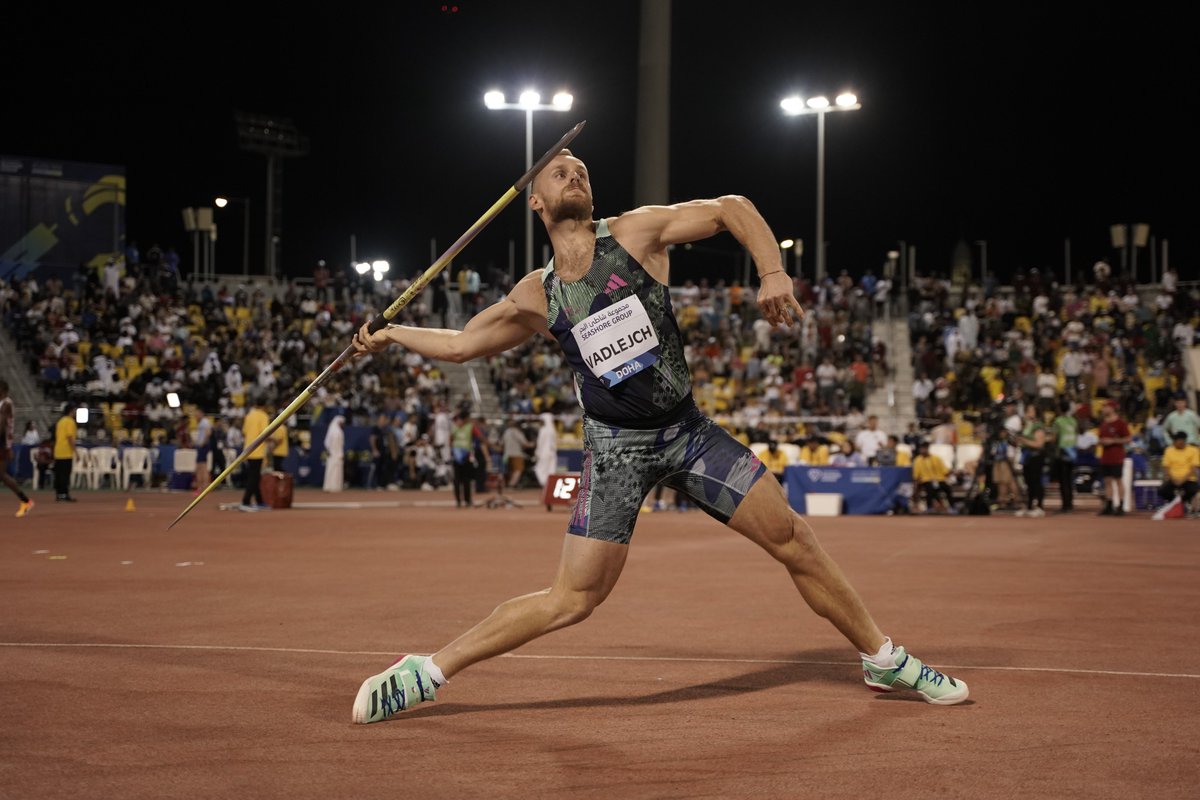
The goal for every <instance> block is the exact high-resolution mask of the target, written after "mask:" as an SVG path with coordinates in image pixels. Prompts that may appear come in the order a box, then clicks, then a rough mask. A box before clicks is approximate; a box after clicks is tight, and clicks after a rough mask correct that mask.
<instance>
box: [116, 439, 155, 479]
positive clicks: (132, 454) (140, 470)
mask: <svg viewBox="0 0 1200 800" xmlns="http://www.w3.org/2000/svg"><path fill="white" fill-rule="evenodd" d="M150 472H151V461H150V449H149V448H147V447H126V448H125V452H124V453H122V454H121V488H122V489H128V488H129V479H130V478H132V477H133V476H134V475H140V476H142V487H143V488H145V489H149V488H150Z"/></svg>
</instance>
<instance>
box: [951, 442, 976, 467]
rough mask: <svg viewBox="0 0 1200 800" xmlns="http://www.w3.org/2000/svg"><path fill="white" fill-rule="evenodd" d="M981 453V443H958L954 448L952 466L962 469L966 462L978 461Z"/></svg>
mask: <svg viewBox="0 0 1200 800" xmlns="http://www.w3.org/2000/svg"><path fill="white" fill-rule="evenodd" d="M982 455H983V445H981V444H960V445H958V446H956V447H955V448H954V466H955V467H956V468H958V469H963V468H964V467H965V466H966V465H967V464H971V463H978V462H979V458H980V456H982Z"/></svg>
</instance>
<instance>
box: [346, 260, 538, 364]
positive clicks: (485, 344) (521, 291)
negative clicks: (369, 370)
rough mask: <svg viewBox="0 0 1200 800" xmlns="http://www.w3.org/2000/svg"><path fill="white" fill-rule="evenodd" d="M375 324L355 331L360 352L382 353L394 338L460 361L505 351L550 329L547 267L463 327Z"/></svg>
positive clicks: (431, 355)
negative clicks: (374, 328)
mask: <svg viewBox="0 0 1200 800" xmlns="http://www.w3.org/2000/svg"><path fill="white" fill-rule="evenodd" d="M369 326H370V323H367V324H365V325H363V326H362V327H361V328H360V329H359V331H358V333H357V334H355V336H354V349H355V351H357V352H356V355H366V354H367V353H377V352H379V351H380V350H383V349H384V348H386V347H387V346H388V345H390V344H398V345H400V346H401V347H403V348H405V349H406V350H411V351H413V352H414V353H420V354H421V355H423V356H425V357H426V358H433V359H437V360H439V361H453V362H456V363H459V364H461V363H463V362H464V361H470V360H471V359H474V358H481V357H486V356H492V355H496V354H497V353H503V352H504V351H505V350H510V349H512V348H513V347H516V346H517V345H519V344H520V343H521V342H524V341H525V340H526V339H528V338H529V337H531V336H533V335H534V334H535V333H543V334H547V333H548V331H547V329H546V296H545V294H544V293H543V290H542V282H541V272H540V271H535V272H531V273H529V274H528V275H526V276H525V277H524V278H522V279H521V280H520V281H519V282H518V283H517V285H516V286H514V287H513V290H512V291H511V292H509V293H508V296H507V297H505V298H504V299H503V300H500V301H499V302H498V303H495V304H494V305H492V306H490V307H489V308H486V309H484V310H483V311H481V312H480V313H478V314H476V315H475V316H474V317H472V318H471V321H470V322H468V323H467V325H466V327H465V328H463V329H462V330H461V331H456V330H450V329H446V328H414V327H411V326H408V325H389V326H388V327H386V328H383V329H381V330H379V331H376V332H375V333H371V332H370V331H368V330H367V328H368V327H369Z"/></svg>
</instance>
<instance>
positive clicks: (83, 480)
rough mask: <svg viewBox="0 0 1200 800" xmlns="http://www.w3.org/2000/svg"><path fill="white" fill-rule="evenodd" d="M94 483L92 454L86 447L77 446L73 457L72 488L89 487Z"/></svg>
mask: <svg viewBox="0 0 1200 800" xmlns="http://www.w3.org/2000/svg"><path fill="white" fill-rule="evenodd" d="M91 485H92V456H91V453H90V451H89V450H88V449H87V448H86V447H76V448H75V455H74V456H73V457H72V459H71V488H72V489H87V488H88V487H90V486H91Z"/></svg>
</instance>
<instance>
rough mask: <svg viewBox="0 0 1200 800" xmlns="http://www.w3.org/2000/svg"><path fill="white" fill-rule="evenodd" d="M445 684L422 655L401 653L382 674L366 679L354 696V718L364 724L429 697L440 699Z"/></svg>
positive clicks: (407, 707)
mask: <svg viewBox="0 0 1200 800" xmlns="http://www.w3.org/2000/svg"><path fill="white" fill-rule="evenodd" d="M440 688H441V684H439V683H438V682H437V681H435V680H434V679H433V678H431V677H429V673H428V672H426V671H425V659H424V658H423V657H421V656H401V657H400V659H399V660H398V661H396V662H395V663H394V664H392V665H391V666H390V667H388V668H387V669H385V670H384V671H383V672H381V673H379V674H378V675H372V676H371V677H370V678H367V679H366V680H365V681H363V684H362V686H360V687H359V688H358V696H357V697H355V698H354V709H353V710H352V711H351V719H352V720H353V721H354V722H355V723H357V724H360V725H365V724H367V723H368V722H382V721H383V720H385V719H387V718H388V717H390V716H392V715H393V714H398V713H400V712H401V711H408V710H409V709H410V708H412V707H414V706H416V705H419V704H421V703H423V702H425V701H426V700H430V701H432V700H436V699H437V697H436V696H435V695H436V694H437V690H438V689H440Z"/></svg>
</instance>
